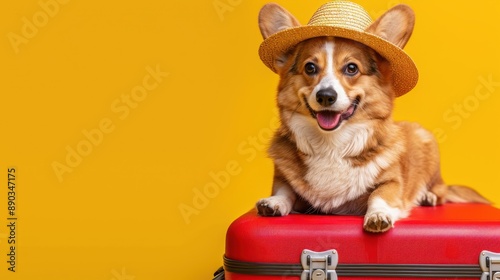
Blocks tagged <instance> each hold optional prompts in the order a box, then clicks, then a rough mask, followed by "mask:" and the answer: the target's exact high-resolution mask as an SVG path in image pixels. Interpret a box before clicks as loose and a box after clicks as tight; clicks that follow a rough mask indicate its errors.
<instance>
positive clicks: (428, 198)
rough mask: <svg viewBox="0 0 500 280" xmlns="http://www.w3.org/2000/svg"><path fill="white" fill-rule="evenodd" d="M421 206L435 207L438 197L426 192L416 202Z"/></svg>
mask: <svg viewBox="0 0 500 280" xmlns="http://www.w3.org/2000/svg"><path fill="white" fill-rule="evenodd" d="M418 202H419V204H420V205H421V206H436V205H437V202H438V197H437V195H435V194H434V193H432V192H430V191H426V192H425V193H424V194H422V196H421V197H420V198H419V200H418Z"/></svg>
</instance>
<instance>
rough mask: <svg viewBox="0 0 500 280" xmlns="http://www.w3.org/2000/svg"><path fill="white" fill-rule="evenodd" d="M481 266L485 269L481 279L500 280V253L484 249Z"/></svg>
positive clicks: (480, 259)
mask: <svg viewBox="0 0 500 280" xmlns="http://www.w3.org/2000/svg"><path fill="white" fill-rule="evenodd" d="M479 266H480V267H481V270H482V271H483V274H482V275H481V280H500V254H498V253H493V252H489V251H482V252H481V255H479Z"/></svg>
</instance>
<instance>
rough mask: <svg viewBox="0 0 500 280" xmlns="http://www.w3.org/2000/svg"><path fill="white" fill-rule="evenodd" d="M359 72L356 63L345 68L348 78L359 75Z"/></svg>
mask: <svg viewBox="0 0 500 280" xmlns="http://www.w3.org/2000/svg"><path fill="white" fill-rule="evenodd" d="M358 72H359V69H358V65H356V64H354V63H349V64H347V65H346V66H345V68H344V73H345V74H346V75H348V76H354V75H356V74H358Z"/></svg>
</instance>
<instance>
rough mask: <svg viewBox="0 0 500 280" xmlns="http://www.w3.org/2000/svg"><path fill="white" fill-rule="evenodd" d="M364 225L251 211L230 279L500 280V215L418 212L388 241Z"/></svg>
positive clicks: (464, 210)
mask: <svg viewBox="0 0 500 280" xmlns="http://www.w3.org/2000/svg"><path fill="white" fill-rule="evenodd" d="M362 224H363V217H358V216H332V215H302V214H291V215H288V216H285V217H260V216H258V215H257V213H256V211H250V212H248V213H246V214H244V215H243V216H241V217H240V218H238V219H237V220H235V221H234V222H233V223H232V224H231V226H230V227H229V229H228V231H227V237H226V252H225V255H224V270H225V279H228V280H250V279H253V280H271V279H302V280H304V279H314V280H318V279H332V280H333V279H395V278H397V279H481V280H493V279H497V280H498V279H500V254H499V253H500V210H499V209H496V208H494V207H491V206H489V205H479V204H446V205H443V206H437V207H417V208H415V209H413V211H412V213H411V215H410V217H408V218H406V219H402V220H399V221H398V222H397V223H396V225H395V227H394V228H393V229H391V230H389V231H388V232H386V233H382V234H373V233H367V232H365V231H363V228H362ZM221 276H222V275H219V278H218V279H223V277H221Z"/></svg>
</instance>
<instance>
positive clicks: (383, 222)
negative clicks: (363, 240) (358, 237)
mask: <svg viewBox="0 0 500 280" xmlns="http://www.w3.org/2000/svg"><path fill="white" fill-rule="evenodd" d="M393 223H394V222H393V220H392V218H391V217H390V216H389V215H387V214H385V213H383V212H375V213H371V214H367V215H366V216H365V222H364V225H363V228H364V229H365V230H366V231H369V232H385V231H388V230H389V229H391V228H392V227H393V225H394V224H393Z"/></svg>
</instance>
